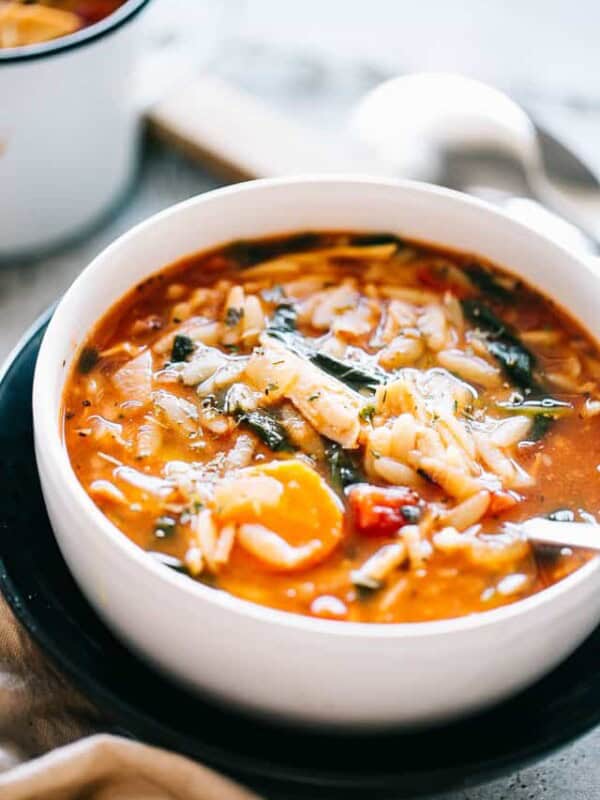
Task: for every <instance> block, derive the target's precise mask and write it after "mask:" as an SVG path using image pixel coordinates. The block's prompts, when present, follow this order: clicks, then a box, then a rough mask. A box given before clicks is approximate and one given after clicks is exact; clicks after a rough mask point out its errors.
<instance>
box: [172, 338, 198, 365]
mask: <svg viewBox="0 0 600 800" xmlns="http://www.w3.org/2000/svg"><path fill="white" fill-rule="evenodd" d="M195 349H196V346H195V345H194V342H193V341H192V340H191V339H190V337H189V336H184V335H183V334H181V333H178V334H177V336H176V337H175V338H174V339H173V348H172V350H171V361H185V360H186V358H187V357H188V356H190V355H191V354H192V353H193V352H194V350H195Z"/></svg>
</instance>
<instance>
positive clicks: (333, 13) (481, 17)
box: [0, 0, 600, 356]
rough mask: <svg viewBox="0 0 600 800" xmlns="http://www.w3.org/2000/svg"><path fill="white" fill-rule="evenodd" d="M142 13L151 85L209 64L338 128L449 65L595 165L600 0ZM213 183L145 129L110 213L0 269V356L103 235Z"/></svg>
mask: <svg viewBox="0 0 600 800" xmlns="http://www.w3.org/2000/svg"><path fill="white" fill-rule="evenodd" d="M145 16H146V18H145V19H144V20H142V22H143V24H144V25H145V26H146V27H147V29H148V31H149V36H150V39H151V41H152V47H153V53H154V58H155V65H154V76H155V78H156V84H157V86H160V85H161V82H164V83H165V84H166V85H168V84H169V82H170V81H171V79H172V77H171V72H172V71H177V70H179V72H180V73H181V76H188V77H189V73H190V71H196V72H198V73H200V72H205V73H210V74H215V75H218V76H220V77H222V78H224V79H226V80H227V81H228V82H230V83H231V84H233V85H234V86H237V87H241V88H243V89H245V90H248V91H249V92H251V93H253V94H254V95H256V96H258V97H260V98H262V99H263V100H265V101H266V102H267V103H269V104H270V105H271V106H272V107H274V108H275V109H278V110H279V111H281V112H283V113H285V114H286V115H288V116H290V117H291V118H294V119H296V120H298V121H301V122H302V123H303V124H304V125H307V126H310V127H313V128H314V129H315V130H317V131H319V130H323V131H325V130H327V131H329V132H330V133H332V134H333V135H334V136H335V135H340V136H341V135H342V131H344V129H346V128H347V124H348V117H349V114H350V111H351V109H352V108H353V106H354V105H355V104H356V102H357V100H358V99H359V98H360V97H361V96H363V95H364V93H365V92H366V91H368V90H369V89H371V88H372V87H374V86H375V85H377V84H378V83H380V82H381V81H382V80H385V79H386V78H389V77H392V76H394V75H398V74H402V73H406V72H410V71H423V70H448V71H453V72H459V73H462V74H465V75H469V76H472V77H476V78H479V79H481V80H484V81H486V82H489V83H491V84H494V85H496V86H498V87H499V88H502V89H504V90H506V91H507V92H508V93H509V94H510V95H511V96H512V97H513V98H514V99H516V100H517V101H518V102H520V103H521V104H522V105H523V106H524V107H525V108H526V109H527V110H528V111H530V112H531V113H533V114H534V115H535V118H536V120H539V121H541V122H543V123H544V124H545V125H548V126H549V127H550V129H551V130H552V131H553V132H554V133H555V134H556V135H558V136H559V137H560V138H561V139H562V140H563V141H565V142H567V143H568V144H569V145H571V146H573V147H575V148H576V150H577V152H578V154H579V155H581V156H583V157H584V158H585V159H587V161H588V163H589V164H591V165H592V166H594V165H595V166H596V167H597V168H598V169H600V148H598V146H597V142H598V138H599V137H598V134H599V131H600V78H599V75H600V49H599V48H598V43H597V32H598V30H600V3H597V2H593V1H592V0H580V2H577V3H573V2H567V0H485V2H483V0H462V2H461V3H449V2H446V1H445V0H419V2H418V3H405V2H399V1H398V0H370V2H369V3H365V2H363V0H328V2H323V0H303V1H302V2H287V3H282V2H277V0H153V2H152V3H151V4H150V7H149V9H148V12H147V14H146V15H145ZM182 22H183V24H182ZM190 33H193V36H192V37H191V38H190ZM240 135H242V136H243V131H240ZM222 183H223V179H222V178H219V177H216V176H215V175H213V174H212V173H211V172H210V170H209V169H207V167H206V165H203V164H202V163H198V162H195V161H192V160H190V159H188V158H186V157H185V156H183V155H181V154H180V153H178V152H175V151H174V150H173V149H172V148H171V147H170V146H168V145H165V144H163V143H161V142H159V141H157V140H156V139H155V137H153V136H152V135H146V136H145V138H144V144H143V149H142V159H141V168H140V172H139V176H138V179H137V181H136V183H135V186H134V187H133V190H132V191H131V193H130V194H129V196H128V197H127V198H126V200H125V201H124V202H123V203H122V204H121V205H120V207H119V208H118V209H117V210H116V211H114V212H113V213H112V214H111V215H110V217H109V218H108V219H104V220H103V221H102V222H101V223H100V224H99V225H98V226H97V227H96V228H95V230H94V231H93V232H92V233H91V234H90V235H88V236H86V237H85V238H84V239H81V240H80V241H78V242H76V243H75V244H71V245H69V246H66V247H63V248H61V249H59V250H58V251H56V252H54V253H52V254H51V255H49V256H46V257H42V258H39V257H38V258H35V259H29V260H25V261H21V262H19V263H18V264H16V263H15V264H8V265H4V266H3V267H2V268H1V269H0V314H1V315H2V319H3V324H2V335H1V336H0V356H4V355H6V353H7V352H8V351H9V349H10V348H11V347H12V346H13V345H14V343H15V342H16V340H17V339H18V337H19V335H20V334H21V333H22V331H23V330H24V329H25V328H26V326H27V325H28V323H30V322H31V321H33V320H34V319H35V317H36V316H37V315H38V314H39V313H41V311H42V310H43V309H44V308H45V307H47V306H48V305H49V304H50V303H51V302H53V301H54V300H55V299H56V298H57V296H58V295H59V294H60V292H62V291H63V290H64V289H65V288H66V287H67V286H68V284H69V283H70V282H71V281H72V279H73V278H74V276H75V275H76V274H77V273H78V272H79V271H80V270H81V269H82V268H83V267H84V266H85V265H86V263H88V262H89V260H90V259H91V258H92V257H93V256H94V255H95V254H97V253H98V252H99V251H100V250H101V249H102V247H104V246H105V245H106V244H107V243H108V242H109V241H110V240H112V239H114V238H115V237H116V236H117V235H118V234H119V233H121V232H122V231H124V230H126V229H127V228H129V227H130V226H131V225H132V224H134V223H135V222H137V221H138V220H141V219H143V218H145V217H147V216H149V215H150V214H152V213H154V212H156V211H158V210H160V209H162V208H164V207H166V206H168V205H170V204H172V203H174V202H176V201H178V200H181V199H183V198H186V197H189V196H191V195H193V194H196V193H198V192H202V191H205V190H207V189H210V188H213V187H214V186H217V185H220V184H222Z"/></svg>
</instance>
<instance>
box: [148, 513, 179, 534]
mask: <svg viewBox="0 0 600 800" xmlns="http://www.w3.org/2000/svg"><path fill="white" fill-rule="evenodd" d="M176 527H177V520H176V519H174V518H173V517H159V518H158V519H157V520H156V522H155V524H154V535H155V536H156V538H157V539H166V538H168V537H169V536H172V535H173V534H174V533H175V529H176Z"/></svg>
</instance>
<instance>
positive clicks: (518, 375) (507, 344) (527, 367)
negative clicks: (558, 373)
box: [487, 338, 541, 391]
mask: <svg viewBox="0 0 600 800" xmlns="http://www.w3.org/2000/svg"><path fill="white" fill-rule="evenodd" d="M487 349H488V351H489V352H490V353H491V354H492V355H493V356H494V358H495V359H496V361H497V362H498V363H499V364H500V366H501V367H502V369H503V370H504V372H505V374H506V376H507V378H508V379H509V380H510V381H512V383H514V385H515V386H518V387H519V388H520V389H524V390H529V391H534V390H540V389H541V387H540V386H539V384H537V382H536V380H535V378H534V377H533V369H534V367H535V357H534V356H533V355H532V354H531V353H530V352H529V351H528V350H526V349H525V348H524V347H523V346H522V345H521V344H520V343H519V342H516V341H512V340H510V339H506V338H502V339H492V340H490V341H488V342H487Z"/></svg>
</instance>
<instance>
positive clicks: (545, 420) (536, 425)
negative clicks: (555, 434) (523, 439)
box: [527, 414, 554, 442]
mask: <svg viewBox="0 0 600 800" xmlns="http://www.w3.org/2000/svg"><path fill="white" fill-rule="evenodd" d="M553 422H554V419H553V418H552V417H549V416H548V415H547V414H538V415H537V417H536V418H535V419H534V421H533V425H532V426H531V430H530V431H529V433H528V434H527V440H528V441H530V442H539V440H540V439H543V438H544V436H545V435H546V434H547V433H548V431H549V430H550V428H551V427H552V423H553Z"/></svg>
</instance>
